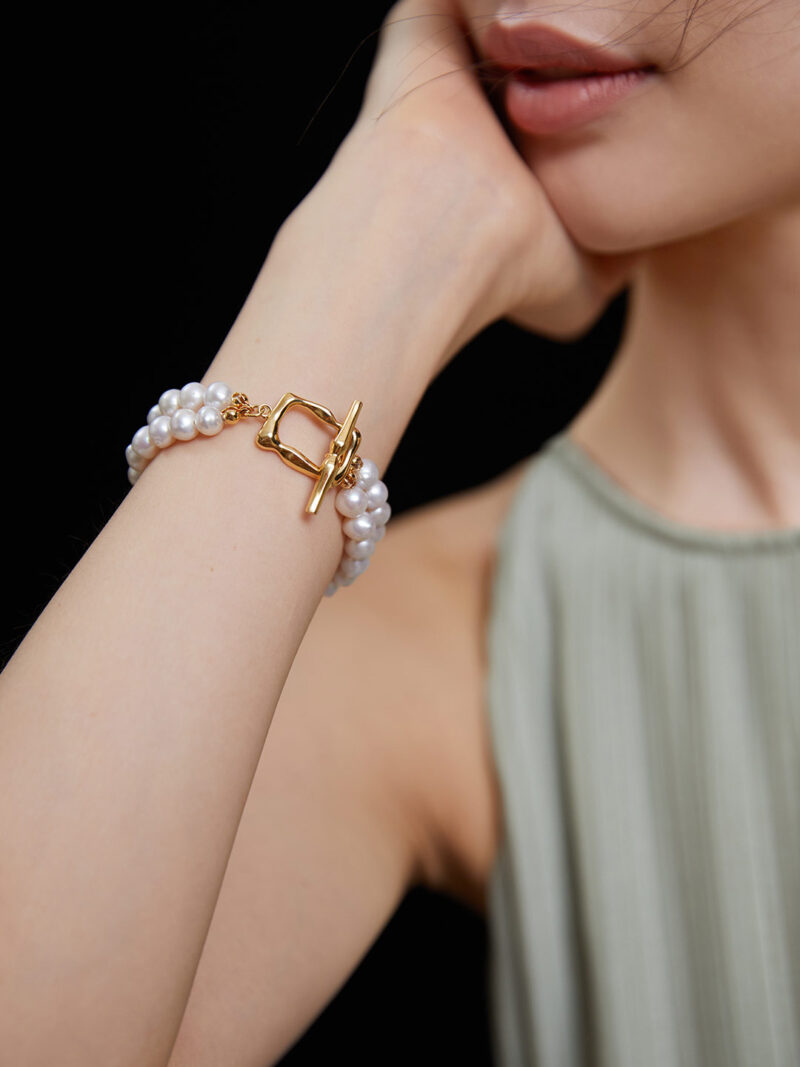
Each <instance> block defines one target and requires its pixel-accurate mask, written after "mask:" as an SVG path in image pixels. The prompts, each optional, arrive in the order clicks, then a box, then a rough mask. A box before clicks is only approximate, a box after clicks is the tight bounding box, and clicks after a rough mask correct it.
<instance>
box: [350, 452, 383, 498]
mask: <svg viewBox="0 0 800 1067" xmlns="http://www.w3.org/2000/svg"><path fill="white" fill-rule="evenodd" d="M379 477H380V475H379V474H378V466H377V464H376V463H373V462H372V460H371V459H365V460H364V461H363V462H362V464H361V466H360V467H359V470H358V474H357V475H356V488H357V489H364V490H365V491H366V490H367V489H369V487H370V486H371V485H374V484H375V482H377V481H378V479H379Z"/></svg>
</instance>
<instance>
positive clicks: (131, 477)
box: [128, 467, 142, 485]
mask: <svg viewBox="0 0 800 1067" xmlns="http://www.w3.org/2000/svg"><path fill="white" fill-rule="evenodd" d="M141 473H142V472H141V471H137V470H134V469H133V467H128V481H129V482H130V483H131V485H136V483H137V482H138V481H139V475H140V474H141Z"/></svg>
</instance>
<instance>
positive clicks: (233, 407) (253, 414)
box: [222, 393, 272, 423]
mask: <svg viewBox="0 0 800 1067" xmlns="http://www.w3.org/2000/svg"><path fill="white" fill-rule="evenodd" d="M270 411H272V408H271V407H270V406H269V404H251V403H250V401H249V400H248V398H247V394H246V393H234V394H233V396H232V397H231V402H230V405H229V406H228V407H226V408H224V409H223V411H222V417H223V419H224V420H225V421H226V422H228V423H234V422H238V421H239V419H266V418H268V417H269V413H270Z"/></svg>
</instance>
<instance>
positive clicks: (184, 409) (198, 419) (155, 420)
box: [125, 382, 392, 596]
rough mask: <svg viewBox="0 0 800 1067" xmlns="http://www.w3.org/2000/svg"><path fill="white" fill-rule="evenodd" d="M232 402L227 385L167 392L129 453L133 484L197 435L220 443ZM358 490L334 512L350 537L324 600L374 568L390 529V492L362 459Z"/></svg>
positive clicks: (343, 492)
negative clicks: (166, 453)
mask: <svg viewBox="0 0 800 1067" xmlns="http://www.w3.org/2000/svg"><path fill="white" fill-rule="evenodd" d="M232 398H233V391H232V389H231V388H230V386H229V385H227V384H226V383H225V382H213V383H212V384H211V385H209V386H208V387H207V388H206V387H204V386H203V385H201V384H200V382H189V383H188V384H187V385H184V387H183V389H167V390H166V392H164V393H162V394H161V396H160V397H159V398H158V403H157V404H154V405H153V406H152V407H151V408H150V410H149V411H148V413H147V425H146V426H140V427H139V429H138V430H137V431H136V433H135V434H134V435H133V439H132V440H131V443H130V444H129V445H128V447H127V448H126V449H125V459H126V460H127V461H128V481H129V482H130V483H131V485H135V484H136V482H137V481H138V480H139V477H140V476H141V473H142V471H143V470H144V469H145V467H147V465H148V464H149V463H150V462H151V460H153V459H154V458H155V456H156V455H158V453H159V451H160V450H161V449H164V448H168V447H169V446H170V445H171V444H173V442H175V441H191V440H192V438H194V437H197V436H198V434H200V435H202V436H204V437H215V436H216V435H217V434H218V433H220V431H221V430H222V429H223V428H224V427H225V425H226V422H225V420H224V419H223V417H222V412H223V411H224V410H225V408H227V407H228V406H229V405H230V403H231V400H232ZM355 479H356V482H355V485H354V486H352V487H351V488H349V489H339V490H338V491H337V492H336V495H335V499H334V506H335V507H336V510H337V511H338V512H339V514H340V515H341V516H342V519H343V522H342V531H343V533H344V535H345V541H344V548H343V551H342V558H341V560H340V561H339V564H338V566H337V568H336V571H335V573H334V575H333V578H332V579H331V581H330V582H329V583H328V585H327V587H326V589H325V596H333V594H334V593H335V592H336V590H337V589H338V588H339V586H342V585H352V583H353V582H354V581H355V580H356V578H357V577H358V576H359V575H360V574H363V573H364V571H365V570H366V569H367V567H368V566H369V561H370V557H371V556H372V554H373V552H374V551H375V546H376V545H377V543H378V541H380V540H382V539H383V537H384V536H385V535H386V523H387V522H388V521H389V518H390V516H391V514H392V509H391V505H390V504H389V490H388V489H387V487H386V485H385V483H384V482H382V481H381V480H380V477H379V474H378V468H377V465H376V464H375V463H373V461H372V460H371V459H363V460H362V461H361V466H360V467H359V468H358V469H357V470H356V471H355Z"/></svg>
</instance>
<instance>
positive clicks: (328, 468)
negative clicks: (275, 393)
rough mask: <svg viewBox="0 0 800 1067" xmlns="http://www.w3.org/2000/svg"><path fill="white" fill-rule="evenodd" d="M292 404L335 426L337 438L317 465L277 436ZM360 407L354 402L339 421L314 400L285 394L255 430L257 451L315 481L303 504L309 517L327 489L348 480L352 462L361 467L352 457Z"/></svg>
mask: <svg viewBox="0 0 800 1067" xmlns="http://www.w3.org/2000/svg"><path fill="white" fill-rule="evenodd" d="M295 404H297V405H299V406H300V407H303V408H305V409H306V410H307V411H310V412H311V414H312V415H316V416H317V418H318V419H321V420H322V421H323V422H325V423H327V424H328V425H329V426H335V427H336V430H337V431H338V432H337V434H336V436H335V437H334V438H332V439H331V443H330V445H329V446H328V451H327V452H326V453H325V456H324V457H323V460H322V462H321V463H320V464H319V466H317V464H316V463H314V462H312V461H311V460H310V459H309V458H308V456H304V455H303V453H302V452H300V451H299V450H298V449H296V448H292V447H291V445H285V444H284V443H283V442H282V441H281V439H280V437H279V436H278V424H279V423H280V421H281V418H282V417H283V416H284V415H285V414H286V412H287V411H288V410H289V408H290V407H292V406H293V405H295ZM264 406H266V405H264ZM362 407H363V405H362V403H361V401H360V400H354V401H353V403H352V404H351V405H350V410H349V411H348V412H347V415H346V416H345V418H344V420H343V421H342V422H338V421H337V420H336V419H335V418H334V417H333V412H332V411H331V410H330V408H326V407H325V406H324V405H322V404H316V403H314V401H313V400H305V399H304V398H303V397H302V396H296V395H295V394H294V393H284V394H283V396H282V397H281V398H280V400H279V401H278V403H277V404H276V405H275V407H274V408H272V410H271V411H270V412H269V414H268V415H267V417H266V422H265V423H264V425H263V426H262V427H261V429H260V430H259V431H258V436H257V437H256V444H257V445H258V447H259V448H263V449H266V450H269V451H273V452H277V453H278V455H279V456H280V457H281V459H282V460H283V462H284V463H286V464H288V465H289V466H290V467H292V468H293V469H294V470H296V471H300V472H301V474H307V475H308V476H309V477H310V478H315V479H316V481H317V484H316V485H315V486H314V490H313V492H312V493H311V496H310V497H309V498H308V503H307V504H306V511H307V512H310V513H311V514H312V515H316V513H317V510H318V509H319V505H320V504H321V502H322V498H323V497H324V496H325V493H327V491H328V490H329V489H330V487H331V486H337V487H338V486H339V485H340V484H341V483H342V481H344V479H345V478H346V477H347V475H348V471H349V468H350V466H351V460H353V459H355V461H356V462H354V463H353V464H352V465H353V467H354V468H355V467H356V466H360V463H358V462H357V461H358V457H357V456H355V455H354V454H355V452H356V450H357V448H358V446H359V444H360V443H361V431H360V430H358V429H356V425H355V422H356V419H357V418H358V415H359V412H360V411H361V408H362Z"/></svg>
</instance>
